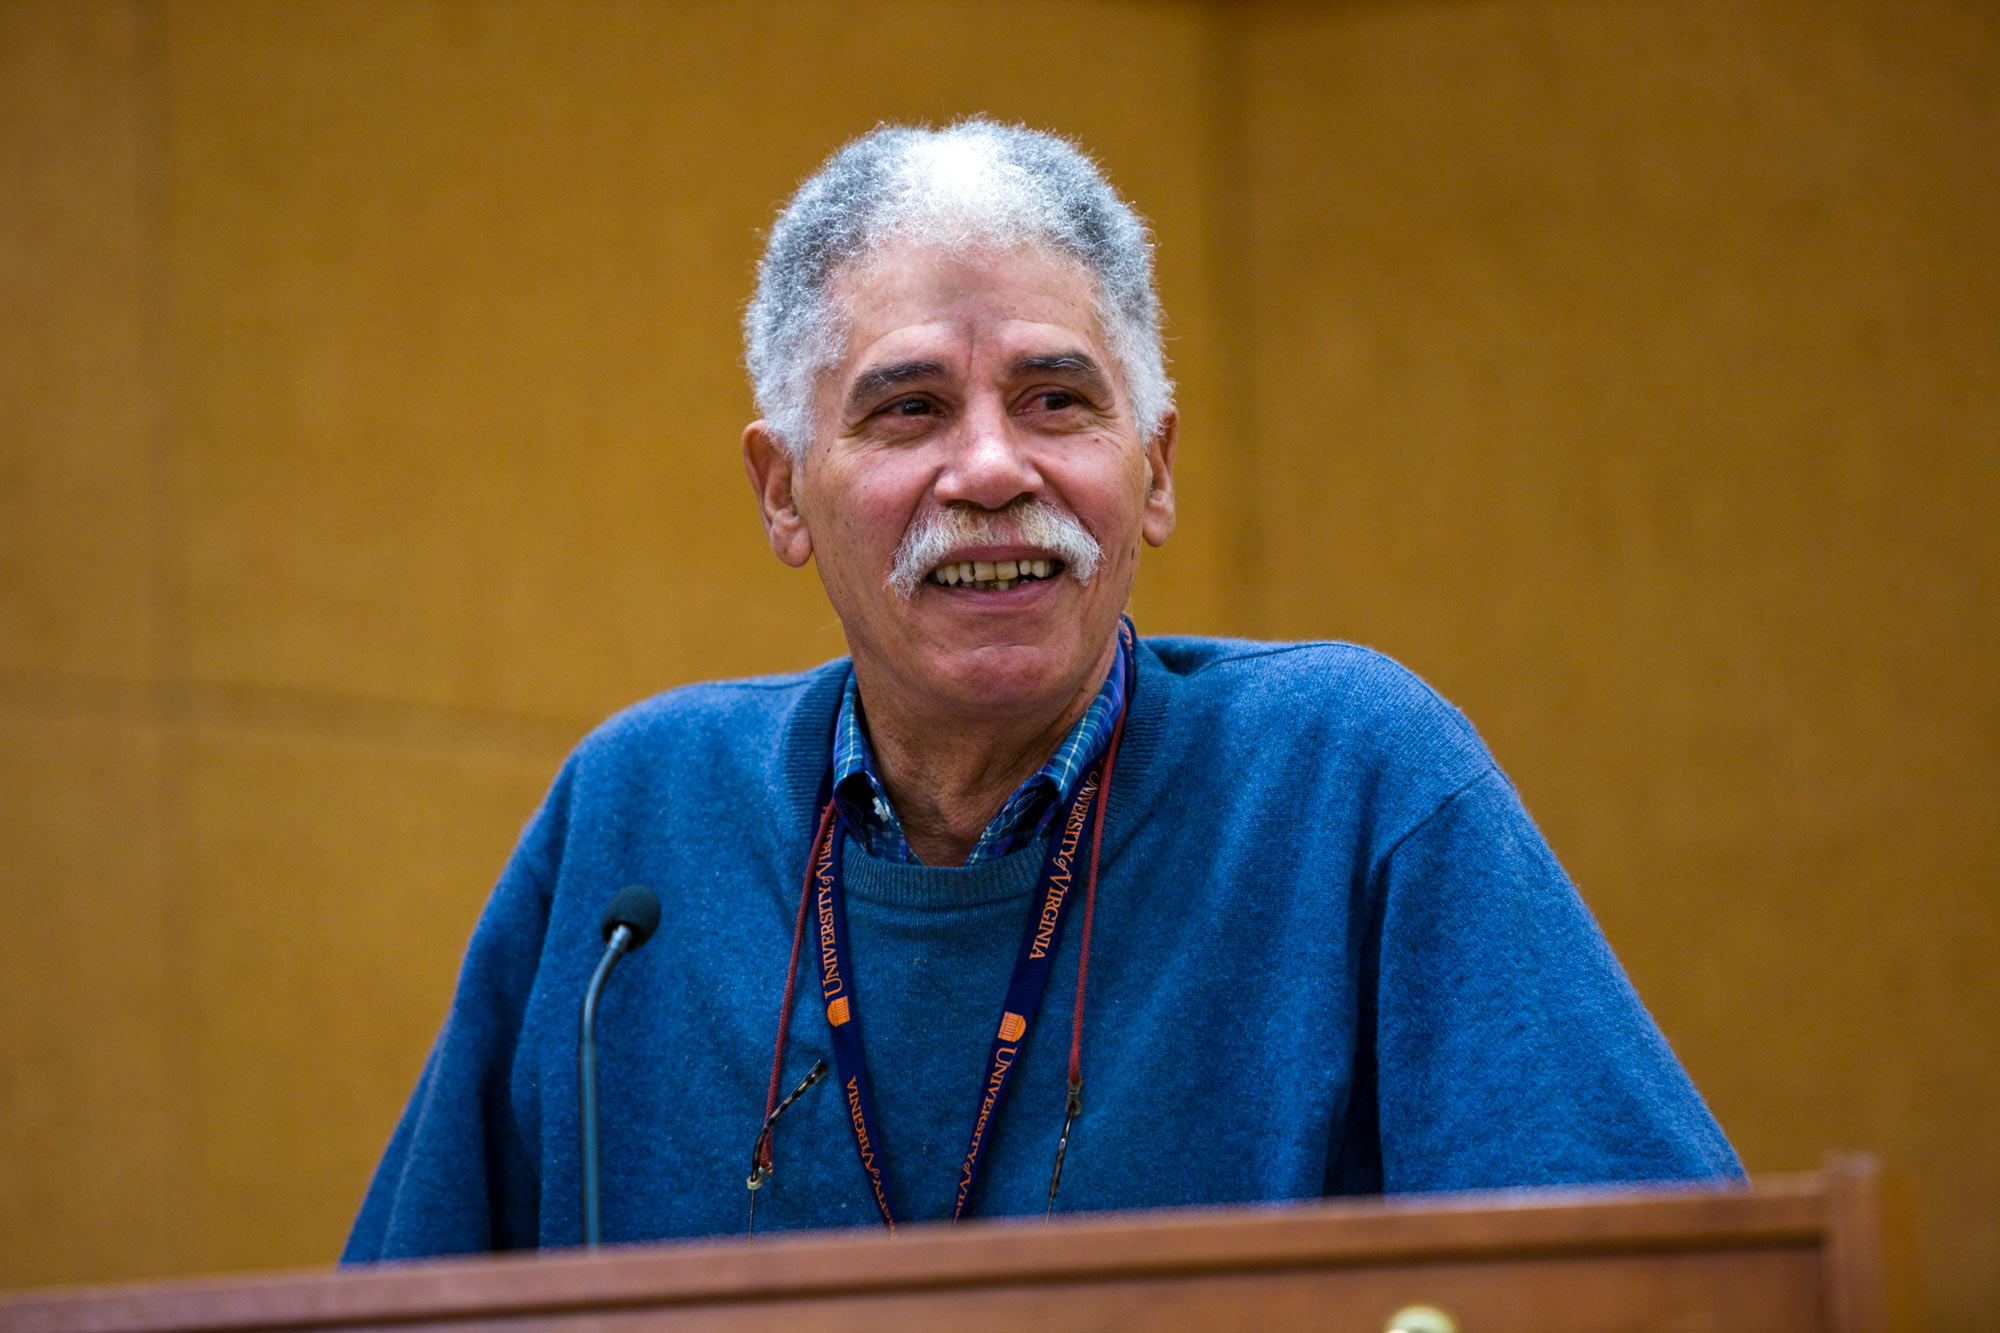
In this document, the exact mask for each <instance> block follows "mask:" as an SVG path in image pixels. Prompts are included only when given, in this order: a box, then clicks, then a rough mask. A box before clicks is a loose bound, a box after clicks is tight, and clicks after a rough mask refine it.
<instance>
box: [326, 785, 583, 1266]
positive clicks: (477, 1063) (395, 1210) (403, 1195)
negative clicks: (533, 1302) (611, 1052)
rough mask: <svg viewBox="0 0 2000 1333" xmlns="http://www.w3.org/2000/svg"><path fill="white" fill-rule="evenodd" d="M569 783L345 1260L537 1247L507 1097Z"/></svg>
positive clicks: (515, 869) (511, 874) (506, 894)
mask: <svg viewBox="0 0 2000 1333" xmlns="http://www.w3.org/2000/svg"><path fill="white" fill-rule="evenodd" d="M565 786H566V783H565V780H564V779H563V778H559V779H558V780H557V785H556V790H555V791H554V792H553V793H552V794H551V795H550V798H549V800H548V802H547V803H545V804H544V806H543V808H542V810H541V812H540V813H539V814H537V816H536V817H535V819H534V821H533V822H531V823H530V824H529V826H528V829H527V832H526V833H525V834H524V835H523V837H522V840H521V844H520V846H518V847H517V848H516V849H515V852H514V855H513V857H512V859H511V860H510V861H509V862H508V865H507V868H506V870H505V871H504V872H503V873H502V875H501V877H500V882H499V884H498V886H497V887H496V888H495V889H494V892H493V896H492V898H491V899H490V900H489V901H488V903H487V905H486V910H485V912H484V913H483V914H482V915H481V916H480V919H479V924H478V926H477V927H476V928H475V929H474V931H473V934H472V942H471V944H470V945H469V946H468V947H467V950H466V957H465V965H464V968H463V970H462V971H461V973H460V975H459V982H458V990H457V993H456V995H455V996H454V998H453V1000H452V1006H451V1013H450V1015H449V1016H448V1017H447V1018H446V1019H445V1024H444V1028H443V1030H442V1031H440V1032H439V1033H438V1038H437V1042H436V1044H435V1045H434V1046H433V1047H432V1049H431V1053H430V1058H429V1059H428V1060H427V1061H426V1062H425V1065H424V1070H423V1074H422V1076H421V1077H420V1078H419V1079H418V1081H417V1087H416V1091H415V1092H413V1093H412V1094H411V1096H410V1101H409V1105H408V1106H407V1107H406V1108H405V1110H404V1112H403V1118H402V1120H401V1122H400V1123H399V1124H398V1125H397V1126H396V1131H395V1134H394V1135H393V1136H392V1137H391V1138H390V1140H389V1147H388V1150H387V1151H386V1152H385V1153H384V1154H383V1156H382V1162H381V1165H380V1166H378V1167H377V1168H376V1171H375V1178H374V1181H373V1182H372V1183H371V1184H370V1186H369V1188H368V1194H367V1197H366V1198H365V1199H364V1200H363V1202H362V1205H361V1212H360V1215H359V1216H358V1217H357V1218H356V1219H355V1222H354V1229H353V1231H352V1233H351V1234H350V1235H349V1236H348V1240H347V1248H346V1250H345V1252H344V1253H343V1254H342V1256H341V1262H342V1263H362V1262H368V1261H372V1260H379V1259H405V1258H415V1257H419V1256H424V1255H440V1254H465V1253H472V1252H476V1251H482V1250H501V1249H516V1248H527V1247H532V1246H534V1245H535V1243H536V1239H537V1229H538V1227H537V1215H538V1212H539V1194H540V1184H539V1180H538V1178H537V1174H536V1171H535V1166H534V1162H535V1159H536V1153H535V1150H534V1147H533V1145H531V1144H529V1143H527V1142H525V1141H524V1139H523V1134H522V1129H521V1126H520V1125H519V1123H518V1122H517V1120H516V1117H515V1114H514V1108H513V1105H512V1102H511V1099H510V1096H509V1084H510V1081H511V1078H512V1073H513V1065H514V1058H515V1052H516V1049H517V1046H518V1043H519V1039H520V1033H521V1024H522V1017H523V1014H524V1011H525V1009H526V1006H527V1001H528V994H529V991H530V989H531V988H532V986H533V984H534V980H535V972H536V968H537V965H538V962H539V959H540V955H541V950H542V941H543V938H544V936H545V935H546V933H547V928H548V913H549V898H548V889H547V884H548V882H549V879H550V870H549V866H550V864H551V861H552V858H553V848H554V847H555V846H556V845H557V841H558V839H559V836H560V824H561V813H560V812H561V805H562V796H563V793H564V790H565Z"/></svg>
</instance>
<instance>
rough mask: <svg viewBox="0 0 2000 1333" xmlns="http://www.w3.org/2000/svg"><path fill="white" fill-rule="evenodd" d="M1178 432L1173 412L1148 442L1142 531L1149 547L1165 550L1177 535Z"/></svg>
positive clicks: (1177, 424)
mask: <svg viewBox="0 0 2000 1333" xmlns="http://www.w3.org/2000/svg"><path fill="white" fill-rule="evenodd" d="M1179 430H1180V415H1179V414H1178V413H1176V412H1173V411H1171V410H1170V411H1168V413H1167V414H1166V416H1164V417H1162V418H1161V419H1160V428H1159V429H1158V430H1156V431H1154V432H1153V437H1152V438H1151V439H1149V440H1147V441H1146V472H1147V474H1148V480H1147V483H1146V508H1145V511H1144V513H1143V515H1142V516H1141V518H1140V523H1139V530H1140V531H1141V532H1142V533H1144V534H1145V537H1146V542H1147V544H1148V545H1150V546H1165V545H1166V544H1167V538H1169V537H1171V536H1172V535H1173V532H1174V440H1175V437H1176V435H1177V433H1178V432H1179Z"/></svg>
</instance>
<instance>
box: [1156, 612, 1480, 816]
mask: <svg viewBox="0 0 2000 1333" xmlns="http://www.w3.org/2000/svg"><path fill="white" fill-rule="evenodd" d="M1145 642H1146V644H1147V645H1148V647H1149V648H1150V649H1151V652H1152V656H1153V658H1154V660H1155V661H1156V662H1157V672H1156V674H1153V680H1154V681H1155V683H1156V688H1158V689H1159V690H1160V692H1161V694H1162V695H1165V696H1166V700H1165V702H1166V707H1165V709H1164V714H1165V715H1164V716H1162V717H1161V718H1160V719H1159V725H1160V727H1161V728H1162V730H1163V731H1164V732H1165V733H1168V734H1171V735H1174V736H1177V737H1179V738H1180V743H1181V744H1184V745H1186V746H1191V747H1193V750H1194V751H1195V752H1198V753H1201V754H1203V755H1205V756H1207V757H1209V758H1210V759H1216V758H1220V759H1221V760H1223V761H1224V763H1225V764H1226V765H1227V766H1228V767H1229V768H1230V770H1231V771H1252V770H1257V771H1263V770H1269V771H1275V772H1284V773H1289V774H1291V775H1292V779H1296V778H1297V777H1298V775H1300V774H1304V773H1313V774H1318V775H1321V776H1322V777H1325V778H1327V779H1328V780H1333V781H1337V782H1339V783H1344V784H1348V785H1350V786H1352V787H1354V788H1355V789H1368V790H1376V791H1400V792H1406V793H1407V794H1408V795H1409V796H1410V798H1411V799H1412V800H1417V801H1419V802H1421V801H1422V800H1423V799H1427V798H1426V797H1425V795H1424V794H1425V793H1427V792H1443V791H1450V790H1453V789H1455V788H1456V787H1457V786H1459V785H1461V784H1463V783H1464V782H1466V781H1468V780H1470V779H1471V778H1472V777H1473V776H1475V775H1477V774H1479V773H1482V772H1485V771H1486V770H1488V769H1489V768H1491V767H1492V763H1493V760H1492V756H1491V754H1490V753H1489V752H1488V751H1487V749H1486V745H1485V743H1484V742H1483V741H1482V740H1480V738H1479V733H1478V732H1477V731H1475V730H1474V729H1473V726H1472V724H1471V723H1470V722H1468V721H1467V720H1466V718H1465V715H1464V714H1463V713H1461V712H1459V711H1458V709H1456V708H1454V707H1452V705H1451V704H1450V703H1448V702H1446V701H1445V699H1444V698H1443V697H1442V696H1441V695H1439V694H1438V692H1437V691H1436V690H1434V689H1432V688H1431V687H1430V686H1429V685H1428V684H1426V683H1425V682H1424V680H1423V679H1422V678H1421V677H1419V676H1418V675H1417V674H1416V673H1415V672H1413V671H1411V670H1410V669H1409V668H1407V667H1405V666H1403V665H1402V664H1400V663H1398V662H1396V661H1394V660H1393V659H1391V658H1389V657H1387V656H1384V655H1383V654H1382V653H1379V652H1376V651H1375V650H1374V649H1371V648H1364V647H1362V646H1360V645H1358V644H1352V643H1340V642H1332V641H1322V642H1264V641H1257V640H1249V639H1206V638H1183V637H1164V638H1158V639H1148V640H1146V641H1145ZM1140 688H1141V691H1142V692H1143V691H1144V689H1145V682H1144V680H1143V678H1142V682H1141V687H1140ZM1162 743H1163V744H1165V745H1167V746H1169V747H1170V748H1171V747H1172V745H1173V744H1174V743H1173V742H1168V741H1165V740H1164V739H1163V742H1162ZM1288 780H1289V779H1288Z"/></svg>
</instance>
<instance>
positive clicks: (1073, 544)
mask: <svg viewBox="0 0 2000 1333" xmlns="http://www.w3.org/2000/svg"><path fill="white" fill-rule="evenodd" d="M999 545H1021V546H1032V547H1035V548H1036V549H1037V550H1044V551H1049V552H1052V553H1053V554H1054V555H1055V556H1056V557H1057V558H1058V559H1060V560H1061V561H1062V562H1063V565H1064V567H1065V568H1066V569H1067V571H1068V572H1069V573H1070V574H1072V575H1074V576H1075V577H1076V581H1077V582H1078V583H1086V584H1087V583H1089V582H1090V579H1091V576H1092V575H1094V574H1095V573H1097V566H1098V565H1099V563H1100V562H1102V561H1103V559H1104V548H1102V547H1101V546H1099V545H1098V544H1097V539H1096V538H1095V537H1093V536H1091V535H1090V533H1089V531H1088V530H1086V529H1085V528H1084V526H1083V524H1082V523H1081V522H1079V521H1078V520H1077V518H1076V516H1075V515H1074V514H1071V513H1068V512H1067V511H1065V510H1062V509H1058V508H1057V507H1056V506H1055V505H1053V504H1050V503H1049V502H1048V501H1047V500H1039V499H1034V500H1020V501H1017V502H1016V503H1014V504H1011V505H1008V506H1007V507H1006V508H1005V509H994V510H988V509H972V508H968V507H965V506H962V505H960V506H953V507H950V508H944V509H931V510H926V511H925V512H924V513H922V514H920V515H918V516H917V520H916V522H914V523H912V524H910V527H909V531H907V532H905V533H904V534H903V544H902V545H900V546H898V547H897V548H896V567H895V568H894V569H893V570H891V571H890V573H889V579H888V583H889V587H890V588H892V589H893V590H894V591H895V592H896V594H897V595H898V596H900V597H902V598H904V599H905V600H908V599H909V598H911V597H914V596H916V595H917V588H918V586H919V585H920V584H922V583H923V581H924V579H925V578H927V577H928V576H929V575H930V572H931V571H932V570H933V569H936V568H937V567H938V566H939V565H940V564H942V563H943V562H944V558H945V557H946V556H948V555H950V554H951V553H952V552H953V551H955V550H958V549H959V548H960V547H964V546H999Z"/></svg>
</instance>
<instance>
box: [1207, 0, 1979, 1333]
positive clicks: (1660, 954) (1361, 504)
mask: <svg viewBox="0 0 2000 1333" xmlns="http://www.w3.org/2000/svg"><path fill="white" fill-rule="evenodd" d="M1261 13H1262V18H1261V19H1260V22H1259V23H1258V25H1257V26H1256V27H1255V29H1254V32H1253V35H1252V36H1251V37H1250V45H1249V51H1248V54H1247V55H1246V57H1245V60H1246V68H1247V69H1248V71H1249V74H1248V90H1249V91H1248V92H1247V94H1246V96H1247V98H1248V103H1247V105H1248V110H1247V111H1246V124H1247V125H1248V126H1249V139H1248V142H1247V145H1246V150H1247V155H1248V158H1249V161H1250V163H1251V165H1250V167H1249V168H1248V169H1247V174H1248V176H1249V177H1250V180H1251V182H1252V189H1251V200H1252V208H1251V211H1250V221H1249V223H1248V224H1247V228H1246V243H1247V244H1248V245H1249V246H1250V247H1251V248H1250V253H1251V255H1252V259H1251V260H1250V267H1251V269H1252V271H1253V273H1254V280H1253V286H1252V291H1253V293H1254V297H1255V305H1254V308H1253V311H1252V314H1251V319H1252V322H1253V324H1254V329H1255V335H1254V346H1255V349H1256V356H1255V365H1256V376H1255V384H1256V386H1257V387H1256V391H1255V393H1254V394H1253V395H1252V397H1253V398H1254V402H1255V404H1256V408H1255V411H1256V412H1257V413H1258V414H1259V417H1258V422H1259V425H1260V426H1261V430H1260V431H1259V432H1258V438H1259V441H1260V446H1259V448H1258V451H1257V453H1256V456H1255V468H1256V471H1257V487H1258V493H1259V494H1260V495H1261V496H1262V497H1263V501H1262V503H1263V507H1264V512H1265V513H1266V514H1267V515H1268V520H1269V521H1268V523H1267V525H1266V527H1265V529H1264V531H1263V533H1262V534H1252V536H1253V538H1254V540H1255V543H1256V544H1255V546H1254V547H1252V548H1250V549H1249V550H1248V552H1247V554H1246V557H1245V558H1246V559H1249V560H1251V561H1253V563H1254V564H1255V567H1256V568H1257V569H1258V571H1259V573H1260V574H1261V578H1258V579H1251V580H1245V582H1246V583H1249V584H1254V585H1256V586H1257V587H1259V588H1260V589H1261V590H1262V591H1264V593H1265V594H1266V600H1265V601H1264V603H1263V606H1262V612H1261V615H1262V620H1263V623H1264V625H1265V626H1267V627H1268V628H1269V629H1270V630H1272V631H1274V632H1276V633H1279V634H1283V635H1288V636H1289V635H1332V636H1340V637H1347V638H1356V639H1360V640H1362V641H1365V642H1369V643H1372V644H1374V645H1376V646H1378V647H1381V648H1383V649H1386V650H1388V651H1390V652H1391V653H1393V654H1395V655H1397V656H1399V657H1401V658H1403V659H1404V660H1405V661H1407V662H1409V663H1410V664H1411V665H1413V666H1415V667H1416V668H1418V669H1419V670H1420V671H1422V672H1423V673H1424V674H1426V675H1427V676H1428V677H1429V678H1430V679H1432V680H1433V681H1434V682H1436V683H1437V684H1438V685H1439V686H1440V688H1442V689H1443V690H1444V691H1445V693H1446V694H1447V695H1449V696H1451V697H1452V698H1454V699H1455V700H1456V701H1457V702H1459V703H1460V704H1461V705H1463V706H1465V707H1466V709H1467V711H1468V712H1469V713H1470V714H1471V716H1472V717H1473V719H1474V721H1475V722H1477V723H1478V724H1479V725H1480V726H1481V727H1482V729H1483V730H1484V731H1485V733H1486V735H1487V736H1488V738H1489V739H1490V740H1491V741H1492V743H1493V745H1494V748H1495V750H1496V751H1497V753H1498V755H1499V757H1500V759H1501V761H1502V762H1503V764H1505V765H1506V766H1507V767H1508V768H1509V770H1510V771H1511V772H1512V773H1513V774H1514V775H1515V777H1516V779H1517V780H1518V781H1519V782H1520V784H1521V786H1522V788H1523V791H1524V794H1525V796H1526V798H1527V801H1528V803H1529V805H1530V807H1531V808H1533V809H1534V810H1535V811H1536V813H1537V815H1538V816H1539V817H1540V818H1541V819H1542V820H1543V822H1544V825H1545V827H1546V828H1547V830H1548V832H1549V833H1550V835H1551V838H1552V841H1553V842H1554V843H1555V845H1556V848H1557V850H1558V852H1559V853H1561V854H1562V855H1563V856H1564V857H1565V859H1566V860H1567V862H1568V863H1569V865H1570V867H1571V869H1572V871H1573V872H1574V873H1575V874H1576V876H1577V878H1578V880H1579V881H1580V883H1581V884H1582V887H1583V889H1584V892H1585V895H1586V897H1587V898H1588V899H1589V900H1590V901H1591V903H1592V904H1593V905H1594V906H1595V908H1596V909H1597V910H1598V912H1599V914H1600V916H1601V917H1602V919H1603V920H1604V921H1605V924H1606V927H1607V930H1608V932H1609V933H1610V935H1611V937H1612V940H1613V943H1614V944H1615V945H1616V946H1617V947H1618V948H1619V950H1620V952H1621V954H1622V955H1623V956H1624V958H1625V959H1626V960H1627V963H1628V966H1630V968H1631V970H1632V972H1633V974H1634V979H1635V981H1636V982H1637V983H1638V985H1639V988H1640V990H1641V992H1642V993H1643V994H1645V995H1646V996H1647V998H1648V1000H1649V1001H1650V1002H1651V1003H1652V1005H1653V1007H1654V1009H1655V1011H1656V1013H1657V1014H1658V1015H1659V1016H1660V1018H1661V1020H1662V1024H1663V1026H1664V1027H1665V1028H1666V1030H1667V1032H1668V1035H1669V1036H1670V1037H1671V1038H1672V1039H1673V1040H1674V1041H1675V1042H1676V1044H1677V1046H1678V1047H1679V1049H1680V1050H1681V1052H1682V1054H1683V1056H1684V1058H1685V1059H1686V1060H1687V1063H1688V1064H1689V1066H1690V1068H1691V1069H1692V1071H1693V1072H1694V1073H1695V1075H1696V1076H1697V1080H1698V1081H1699V1082H1700V1083H1701V1085H1702V1086H1703V1088H1704V1089H1705V1090H1706V1091H1707V1092H1708V1094H1709V1095H1710V1098H1711V1100H1712V1101H1713V1102H1714V1104H1715V1105H1716V1108H1717V1110H1718V1112H1719V1113H1720V1115H1721V1117H1722V1119H1723V1121H1724V1124H1725V1126H1726V1127H1727V1128H1728V1129H1729V1130H1730V1131H1731V1133H1732V1135H1733V1136H1734V1138H1735V1140H1736V1142H1737V1143H1738V1145H1739V1146H1740V1147H1741V1148H1742V1149H1743V1151H1744V1153H1745V1156H1746V1158H1747V1159H1748V1161H1749V1163H1750V1165H1751V1166H1752V1167H1753V1168H1757V1169H1772V1168H1777V1167H1791V1166H1803V1165H1809V1164H1811V1163H1812V1162H1813V1161H1814V1160H1815V1159H1816V1157H1817V1156H1818V1154H1819V1153H1820V1152H1821V1151H1822V1150H1823V1149H1825V1148H1828V1147H1833V1146H1837V1145H1849V1146H1860V1147H1871V1148H1876V1149H1880V1150H1882V1151H1884V1152H1885V1153H1886V1155H1887V1156H1888V1157H1889V1159H1890V1161H1891V1164H1892V1166H1893V1167H1895V1168H1896V1169H1898V1170H1901V1171H1903V1172H1905V1173H1906V1174H1907V1175H1909V1176H1910V1177H1911V1178H1912V1179H1913V1180H1914V1182H1915V1183H1916V1185H1917V1186H1918V1194H1919V1196H1920V1202H1921V1204H1922V1207H1923V1209H1924V1236H1923V1239H1924V1242H1925V1245H1926V1251H1927V1261H1928V1263H1929V1264H1930V1266H1931V1267H1932V1269H1933V1270H1934V1272H1935V1273H1937V1274H1938V1275H1939V1276H1938V1277H1937V1278H1936V1280H1935V1282H1934V1284H1933V1297H1934V1300H1935V1302H1936V1308H1937V1310H1938V1311H1939V1313H1940V1314H1942V1315H1943V1316H1945V1318H1944V1322H1945V1324H1946V1325H1947V1326H1957V1327H1963V1326H1969V1324H1970V1323H1972V1322H1974V1318H1973V1311H1974V1310H1975V1309H1982V1308H1984V1309H1990V1307H1991V1304H1992V1300H1993V1298H1994V1297H1995V1296H2000V1220H1996V1219H2000V1214H1996V1212H1995V1210H1994V1208H1993V1206H1992V1204H1993V1200H1994V1199H1995V1198H2000V1146H1996V1144H2000V1140H1996V1138H1995V1136H1994V1134H1993V1132H1992V1128H1993V1125H1994V1123H1995V1122H1994V1119H1993V1111H1992V1107H1993V1106H1994V1105H1995V1104H1997V1103H2000V1036H1996V1031H1995V1029H1994V1026H1993V1023H1992V1019H1991V1016H1992V1015H1993V1014H1994V1013H1996V1012H2000V973H1996V970H1995V969H1994V968H1993V967H1992V966H1991V964H1990V961H1988V960H1990V959H1991V958H1993V957H1995V956H2000V925H1996V919H2000V918H1996V913H1995V911H1994V909H1993V906H1992V902H1993V894H1994V891H1995V889H1996V888H2000V881H1996V872H1995V869H1994V867H1995V865H1996V864H2000V833H1996V829H1995V820H1994V811H1995V810H1996V809H2000V695H1996V693H1995V691H1994V689H1993V685H1992V682H1993V680H1994V678H1995V674H1996V668H2000V631H1996V619H1995V615H1994V612H1995V607H1996V601H2000V598H1996V593H2000V536H1997V535H1996V533H2000V525H1996V524H1995V522H1994V515H1995V513H1996V512H2000V455H1996V449H1995V440H1996V438H2000V382H1996V374H1995V370H1994V367H1995V365H1996V364H2000V276H1996V275H2000V232H1997V231H1996V230H1995V228H1994V226H1993V225H1992V219H1993V217H1994V216H1995V214H1996V211H2000V176H1996V174H1995V172H1994V170H1993V165H1992V164H1993V163H1994V162H1996V161H2000V109H1997V108H1996V99H1995V96H1994V88H1995V87H1996V76H2000V13H1996V11H1994V10H1993V9H1991V8H1990V7H1983V6H1973V5H1952V6H1947V5H1927V6H1917V5H1870V6H1853V5H1841V6H1828V5H1783V4H1760V5H1742V4H1727V5H1695V4H1659V5H1587V4H1529V3H1519V4H1505V5H1490V4H1482V5H1473V4H1464V5H1352V6H1340V7H1331V8H1317V7H1305V6H1298V7H1292V6H1283V7H1273V8H1271V9H1269V10H1265V11H1261Z"/></svg>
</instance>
